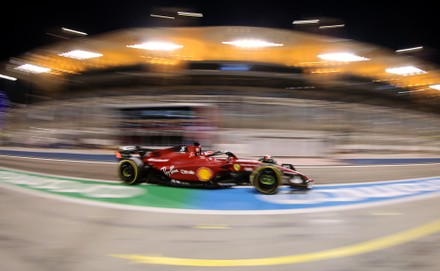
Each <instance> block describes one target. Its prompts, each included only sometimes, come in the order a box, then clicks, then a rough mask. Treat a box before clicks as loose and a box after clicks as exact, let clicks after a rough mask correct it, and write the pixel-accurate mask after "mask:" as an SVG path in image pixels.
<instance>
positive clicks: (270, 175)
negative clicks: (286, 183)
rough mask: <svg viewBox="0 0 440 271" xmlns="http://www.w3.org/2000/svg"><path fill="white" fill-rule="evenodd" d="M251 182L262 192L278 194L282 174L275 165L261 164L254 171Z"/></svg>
mask: <svg viewBox="0 0 440 271" xmlns="http://www.w3.org/2000/svg"><path fill="white" fill-rule="evenodd" d="M250 182H251V184H252V185H253V186H254V187H255V189H257V191H258V192H260V193H263V194H268V195H271V194H276V193H277V192H278V187H279V186H280V185H281V182H282V175H281V172H280V171H279V170H278V169H277V168H275V167H273V166H261V167H259V168H257V169H256V170H254V172H252V174H251V176H250Z"/></svg>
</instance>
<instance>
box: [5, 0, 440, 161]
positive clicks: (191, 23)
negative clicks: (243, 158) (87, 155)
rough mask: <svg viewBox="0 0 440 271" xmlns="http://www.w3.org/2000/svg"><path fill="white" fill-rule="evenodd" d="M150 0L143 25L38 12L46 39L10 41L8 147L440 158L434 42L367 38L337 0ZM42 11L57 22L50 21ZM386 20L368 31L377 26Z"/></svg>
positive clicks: (439, 78)
mask: <svg viewBox="0 0 440 271" xmlns="http://www.w3.org/2000/svg"><path fill="white" fill-rule="evenodd" d="M134 2H136V1H134ZM153 2H154V1H153ZM138 4H139V3H138ZM153 4H154V3H153ZM153 4H151V5H150V6H148V9H147V7H145V9H144V10H143V11H142V12H143V17H142V18H143V19H142V20H141V21H137V22H136V23H133V24H129V23H127V22H125V23H122V22H121V21H124V20H125V19H126V20H128V18H125V19H124V18H121V17H122V16H118V19H117V20H116V22H113V25H109V24H108V23H106V22H105V21H107V20H108V21H110V20H112V18H104V19H102V20H103V22H102V25H103V26H101V28H98V27H97V26H96V24H99V23H97V22H95V21H92V18H96V12H97V10H98V7H97V6H94V5H92V6H91V7H89V10H88V12H89V13H91V14H94V16H95V17H93V16H92V15H87V13H85V15H84V20H83V22H84V24H87V25H89V26H90V25H95V26H94V28H93V27H90V29H94V32H95V33H93V34H89V33H86V32H83V31H81V30H78V29H75V28H71V27H70V26H69V23H70V25H73V26H78V20H79V17H78V16H77V15H75V16H73V15H71V16H70V17H69V16H67V15H66V16H67V17H65V21H63V20H61V18H62V17H63V15H62V14H78V13H75V12H74V11H73V10H71V11H70V12H66V13H62V12H61V11H58V10H56V9H55V7H54V6H51V5H46V4H43V5H42V6H38V7H36V10H35V12H34V13H35V14H37V16H38V18H39V20H38V23H37V26H36V27H40V28H42V27H43V28H46V30H47V32H46V33H45V35H44V36H45V38H44V40H43V39H41V37H40V38H38V39H35V40H34V43H27V44H26V45H25V46H24V45H21V46H22V47H19V49H17V48H15V50H12V47H13V46H14V45H11V44H12V43H8V44H9V45H8V46H10V48H9V52H6V53H5V54H8V55H4V56H3V57H4V58H5V59H4V61H3V62H2V65H1V67H0V77H1V78H0V81H1V84H0V125H1V126H0V127H1V134H0V136H1V137H0V139H1V141H0V142H1V145H2V146H7V147H32V148H35V147H38V148H41V147H44V148H68V149H86V148H93V149H103V150H113V149H115V148H116V147H117V146H118V145H127V144H137V145H144V146H150V147H164V146H171V145H177V144H185V143H191V142H193V141H199V142H201V143H202V145H204V146H205V147H208V148H213V149H228V150H233V151H235V152H236V153H238V154H243V155H253V154H262V153H270V154H272V155H274V156H291V157H334V156H337V155H353V154H355V155H395V154H397V155H406V156H415V155H423V156H437V155H438V154H440V143H439V142H440V140H439V136H440V133H439V130H440V125H439V124H440V121H439V113H440V107H439V106H438V102H439V100H440V73H439V71H438V63H436V60H435V58H434V57H432V56H434V54H433V53H432V49H430V48H431V47H430V46H422V45H420V44H417V45H416V46H410V47H406V48H399V49H393V48H391V47H388V46H390V43H386V42H383V41H384V40H382V44H380V45H379V44H376V43H374V41H378V40H374V39H372V40H371V42H368V41H366V38H365V37H364V38H362V34H359V33H357V34H353V32H349V30H350V28H349V29H348V30H347V27H346V20H347V19H346V18H348V19H351V20H352V21H353V22H356V21H355V20H354V19H353V18H354V17H355V15H354V14H353V13H350V12H352V10H350V9H349V8H348V7H347V9H346V10H345V11H346V12H347V14H350V16H346V18H344V17H336V16H338V15H339V16H343V14H337V13H335V12H334V10H336V8H335V9H328V12H329V13H334V15H336V16H335V17H333V16H326V17H324V16H322V15H319V16H312V14H311V15H308V13H307V12H306V11H305V10H302V11H296V12H297V14H296V15H295V16H293V17H294V18H293V19H292V17H289V16H287V15H286V14H284V13H283V15H286V16H285V17H282V20H280V19H278V21H276V20H275V19H270V18H275V17H276V14H272V15H271V16H272V17H267V18H263V17H261V16H262V15H260V17H255V15H254V17H252V15H250V17H251V18H252V19H253V21H250V20H249V19H248V20H246V19H243V18H245V16H244V17H243V18H241V19H239V18H238V17H237V16H238V15H237V11H235V12H233V11H231V10H230V9H229V10H228V9H227V8H226V9H223V10H226V11H230V12H232V14H235V15H234V16H231V17H229V18H228V17H227V18H222V19H220V17H221V16H220V15H219V14H213V13H210V14H208V16H211V18H206V17H207V16H206V14H205V13H204V12H203V10H208V11H210V12H212V9H213V8H212V7H211V8H208V7H206V6H205V5H203V4H200V3H198V5H193V6H191V5H189V6H191V7H184V8H181V7H176V5H172V6H167V7H164V6H163V5H153ZM190 4H191V3H190ZM224 4H225V6H226V7H230V8H232V6H233V5H234V4H232V3H227V1H226V2H225V3H224ZM109 5H111V3H109ZM139 5H140V4H139ZM237 5H238V6H237V8H238V7H240V8H241V10H243V8H246V7H247V6H246V5H245V4H244V3H241V4H237ZM134 6H135V4H133V6H131V5H127V7H126V8H127V9H128V8H131V10H132V11H133V10H134V9H136V8H135V7H134ZM281 7H283V6H281ZM258 8H260V10H261V9H262V8H264V7H262V6H260V7H258V6H257V7H253V9H250V11H252V10H255V11H257V10H258ZM284 8H287V7H284ZM304 8H309V9H310V8H311V7H310V6H309V7H304ZM77 9H78V10H79V9H80V8H79V7H77ZM103 10H107V13H104V14H111V13H109V12H108V11H109V10H110V9H109V8H108V7H107V8H104V7H103ZM125 10H126V9H124V8H122V9H121V11H120V12H121V14H120V15H122V14H124V12H126V11H125ZM274 10H275V9H274ZM277 10H278V12H281V11H280V10H282V8H279V7H277ZM39 11H41V12H39ZM55 11H56V12H55ZM91 11H94V12H95V13H93V12H91ZM284 12H286V11H284ZM405 12H406V10H405V9H404V10H402V13H403V14H402V16H406V15H407V14H406V13H405ZM298 13H299V14H298ZM315 13H318V12H315ZM383 13H386V12H385V11H383ZM44 14H50V15H51V16H53V17H54V20H53V21H51V24H58V23H59V24H60V25H59V26H56V27H55V26H54V27H49V24H48V23H47V22H46V23H45V21H44V22H43V20H42V18H43V17H44ZM246 14H247V13H246ZM249 14H252V13H251V12H249ZM277 14H278V15H280V14H281V13H277ZM23 15H29V14H23ZM243 15H245V14H243ZM370 15H372V14H371V13H370ZM385 15H386V14H383V15H382V17H383V18H382V17H379V16H378V17H377V21H375V22H376V23H375V24H373V26H376V27H377V28H378V29H381V28H382V25H380V26H379V25H376V24H379V21H378V20H379V18H381V20H384V18H386V16H385ZM34 16H35V15H34ZM55 18H56V20H55ZM399 18H400V17H399ZM28 20H30V19H28ZM227 20H230V21H229V23H223V22H225V21H227ZM275 21H276V23H275ZM398 21H399V19H396V21H395V22H398ZM25 22H26V23H28V21H25ZM62 23H67V25H68V26H69V27H65V26H61V24H62ZM358 24H359V22H358ZM104 26H105V27H104ZM83 28H85V27H84V26H83ZM383 28H384V27H383ZM363 30H365V31H366V29H365V28H364V29H363ZM408 30H411V29H410V28H408ZM350 31H353V29H351V30H350ZM413 31H414V32H417V31H416V30H415V29H413ZM417 33H418V32H417ZM377 34H379V35H380V32H378V33H377ZM390 35H391V34H390ZM393 35H394V36H395V35H397V34H396V33H393ZM352 36H355V37H358V38H359V40H357V39H353V38H351V37H352ZM394 36H392V37H391V38H393V37H394ZM417 36H418V37H420V38H423V36H422V35H421V34H420V33H419V34H418V35H417ZM21 38H22V39H21V41H26V39H24V38H23V37H21ZM400 38H401V39H404V38H407V39H408V37H407V36H406V35H405V37H403V38H402V37H400ZM388 42H389V41H388ZM413 43H415V42H413ZM402 44H403V43H402ZM407 44H409V42H408V43H407ZM11 54H12V55H11ZM427 54H429V55H428V57H427ZM430 57H431V58H430ZM430 59H431V60H432V61H430Z"/></svg>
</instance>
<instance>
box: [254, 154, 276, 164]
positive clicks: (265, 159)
mask: <svg viewBox="0 0 440 271" xmlns="http://www.w3.org/2000/svg"><path fill="white" fill-rule="evenodd" d="M258 161H260V162H263V163H270V164H276V163H277V162H276V161H275V160H274V159H273V158H272V156H270V155H268V154H265V155H263V156H262V157H260V159H258Z"/></svg>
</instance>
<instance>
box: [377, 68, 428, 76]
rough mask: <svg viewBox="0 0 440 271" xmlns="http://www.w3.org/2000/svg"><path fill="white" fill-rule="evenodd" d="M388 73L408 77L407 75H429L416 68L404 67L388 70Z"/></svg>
mask: <svg viewBox="0 0 440 271" xmlns="http://www.w3.org/2000/svg"><path fill="white" fill-rule="evenodd" d="M385 71H386V72H387V73H393V74H397V75H402V76H407V75H418V74H425V73H427V72H426V71H424V70H421V69H419V68H416V67H414V66H404V67H396V68H388V69H386V70H385Z"/></svg>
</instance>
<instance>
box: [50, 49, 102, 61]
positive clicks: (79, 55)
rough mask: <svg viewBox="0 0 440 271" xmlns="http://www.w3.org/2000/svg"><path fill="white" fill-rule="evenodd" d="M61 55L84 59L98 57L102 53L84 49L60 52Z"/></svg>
mask: <svg viewBox="0 0 440 271" xmlns="http://www.w3.org/2000/svg"><path fill="white" fill-rule="evenodd" d="M58 55H59V56H64V57H68V58H73V59H79V60H83V59H89V58H96V57H101V56H102V54H99V53H94V52H89V51H83V50H73V51H70V52H67V53H61V54H58Z"/></svg>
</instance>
